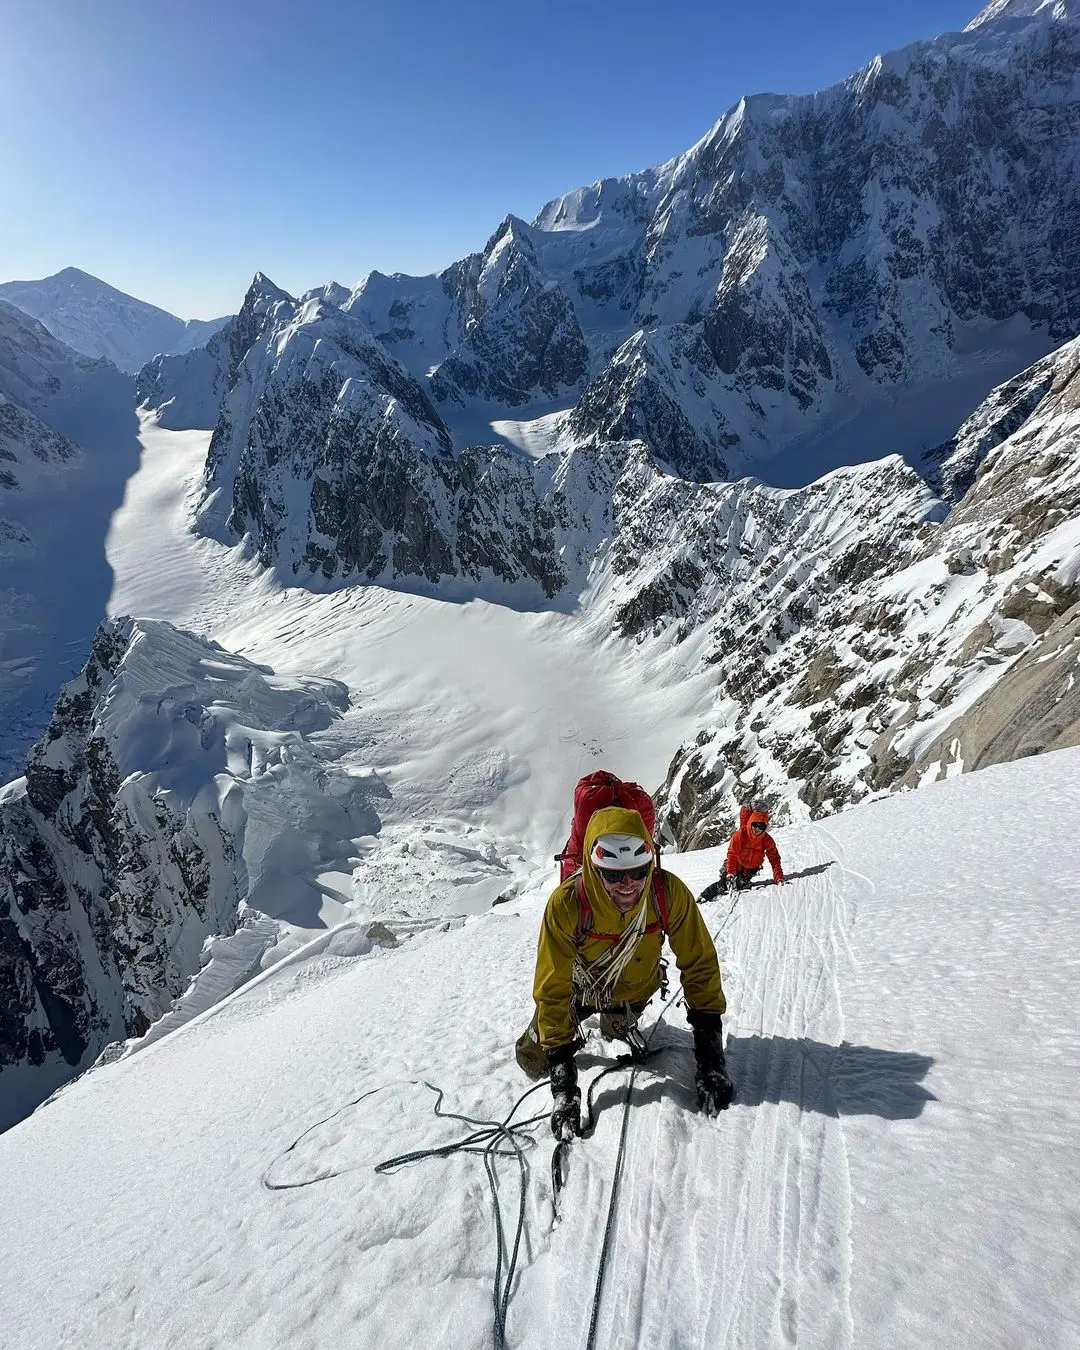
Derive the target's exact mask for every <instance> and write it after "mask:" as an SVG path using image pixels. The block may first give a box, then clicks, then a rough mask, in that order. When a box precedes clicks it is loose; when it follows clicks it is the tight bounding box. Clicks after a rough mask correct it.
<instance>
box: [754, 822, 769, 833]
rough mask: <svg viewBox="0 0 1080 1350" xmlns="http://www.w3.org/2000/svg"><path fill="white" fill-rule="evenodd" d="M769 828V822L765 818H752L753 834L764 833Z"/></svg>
mask: <svg viewBox="0 0 1080 1350" xmlns="http://www.w3.org/2000/svg"><path fill="white" fill-rule="evenodd" d="M767 829H768V823H767V822H766V821H764V820H752V821H751V822H750V832H751V834H764V833H765V831H766V830H767Z"/></svg>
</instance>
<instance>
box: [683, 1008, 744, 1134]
mask: <svg viewBox="0 0 1080 1350" xmlns="http://www.w3.org/2000/svg"><path fill="white" fill-rule="evenodd" d="M686 1020H687V1021H688V1022H689V1023H690V1025H691V1027H693V1030H694V1056H695V1058H696V1059H697V1073H696V1074H695V1075H694V1083H695V1085H696V1087H697V1092H698V1103H699V1105H700V1106H701V1109H702V1111H704V1112H705V1114H706V1115H707V1116H715V1115H718V1114H719V1113H720V1112H721V1111H726V1110H727V1108H728V1106H730V1104H731V1098H732V1095H733V1094H734V1091H735V1089H734V1086H733V1085H732V1082H731V1079H730V1077H729V1076H728V1071H727V1064H726V1062H725V1060H724V1019H723V1017H722V1016H721V1015H720V1013H717V1012H698V1011H697V1010H695V1009H693V1008H689V1009H687V1013H686Z"/></svg>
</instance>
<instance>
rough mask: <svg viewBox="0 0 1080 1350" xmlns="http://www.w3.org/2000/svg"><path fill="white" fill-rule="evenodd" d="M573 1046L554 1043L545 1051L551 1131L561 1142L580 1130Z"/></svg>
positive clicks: (571, 1137) (575, 1134) (579, 1100)
mask: <svg viewBox="0 0 1080 1350" xmlns="http://www.w3.org/2000/svg"><path fill="white" fill-rule="evenodd" d="M576 1048H577V1047H576V1046H575V1045H573V1044H570V1045H557V1046H556V1047H555V1049H554V1050H549V1051H548V1066H549V1072H550V1076H551V1099H552V1112H551V1133H552V1134H553V1135H554V1136H555V1138H556V1139H558V1141H559V1142H560V1143H561V1144H568V1143H569V1142H570V1141H571V1139H575V1138H577V1136H578V1135H579V1134H580V1133H581V1091H580V1089H579V1088H578V1081H577V1064H576V1062H575V1060H574V1051H575V1049H576Z"/></svg>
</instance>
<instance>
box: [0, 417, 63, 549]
mask: <svg viewBox="0 0 1080 1350" xmlns="http://www.w3.org/2000/svg"><path fill="white" fill-rule="evenodd" d="M78 453H79V451H78V447H77V446H75V445H74V444H72V442H71V441H69V440H68V438H67V437H66V436H62V435H61V434H60V433H59V432H58V431H54V430H53V428H52V427H50V426H46V424H45V423H44V422H42V421H41V419H40V418H38V417H35V416H34V414H33V413H30V412H27V411H26V410H25V409H23V408H20V407H19V406H18V405H17V404H15V403H11V402H9V401H8V400H7V399H6V398H5V397H4V395H3V394H0V490H7V491H9V492H11V491H16V492H17V491H20V490H21V489H22V488H23V487H25V486H26V485H27V482H28V480H30V481H32V482H34V483H37V482H40V480H41V478H42V477H43V476H44V475H46V474H48V473H49V471H50V470H51V469H55V468H56V467H58V466H60V465H63V464H66V463H68V462H70V461H71V460H73V459H75V457H76V456H77V455H78ZM0 500H2V498H0ZM2 539H3V525H2V524H0V557H2V556H3V542H2Z"/></svg>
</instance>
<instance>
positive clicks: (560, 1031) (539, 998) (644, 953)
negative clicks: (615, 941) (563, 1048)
mask: <svg viewBox="0 0 1080 1350" xmlns="http://www.w3.org/2000/svg"><path fill="white" fill-rule="evenodd" d="M601 834H636V835H640V836H641V838H642V839H645V840H648V842H649V846H650V848H651V847H652V840H651V839H650V838H649V832H648V830H647V829H646V828H645V823H644V821H643V820H642V819H641V816H640V815H639V814H638V813H637V812H636V811H627V810H625V809H624V808H622V807H620V806H605V807H603V808H602V809H601V810H599V811H596V812H594V813H593V816H592V819H591V820H590V821H589V825H588V828H587V829H586V831H585V848H584V862H583V864H582V870H581V876H582V879H583V881H584V884H585V893H586V895H587V896H588V899H589V903H590V904H591V906H592V911H593V920H594V927H593V929H592V931H593V932H597V933H608V934H611V933H621V932H623V930H624V929H626V928H627V927H628V926H629V924H630V922H631V919H632V918H633V914H634V911H633V910H631V911H630V913H628V914H622V913H621V912H620V911H619V909H618V908H617V906H616V905H615V903H614V901H612V900H611V899H610V898H609V896H608V894H607V892H606V891H605V890H604V885H603V882H602V881H601V880H600V878H599V877H598V876H597V874H596V869H595V868H594V867H593V865H592V863H591V862H590V860H589V854H590V853H591V851H592V846H593V843H594V842H595V840H596V838H597V837H598V836H599V835H601ZM661 875H662V876H663V879H664V890H665V895H666V898H667V908H668V932H667V938H668V942H669V943H670V944H671V950H672V951H673V952H674V954H675V962H676V964H677V965H678V967H679V976H680V978H681V980H682V987H683V992H684V993H685V995H686V1005H687V1007H688V1008H692V1009H695V1010H697V1011H701V1012H717V1013H722V1012H723V1011H724V1009H725V1007H726V1006H727V1005H726V1001H725V999H724V990H723V987H722V985H721V983H720V965H719V962H718V961H717V959H716V948H715V947H714V946H713V940H712V936H711V935H710V933H709V930H708V928H707V927H706V926H705V920H704V919H703V918H702V916H701V911H700V910H699V909H698V905H697V901H696V900H695V899H694V897H693V895H692V894H691V893H690V891H689V889H688V888H687V887H686V885H685V884H684V883H683V882H682V881H680V880H679V878H678V877H676V876H673V875H672V873H670V872H662V873H661ZM577 882H578V878H577V875H576V874H575V875H574V876H572V877H568V878H567V880H566V881H564V882H563V883H562V885H560V886H558V887H557V888H556V889H555V890H554V891H553V892H552V893H551V895H550V896H549V897H548V902H547V905H546V907H545V909H544V918H543V922H542V923H541V925H540V938H539V942H538V944H537V951H536V975H535V978H534V979H533V998H534V999H535V1000H536V1019H537V1026H538V1028H539V1031H540V1043H541V1045H542V1046H543V1047H544V1049H545V1050H550V1049H552V1048H553V1047H554V1046H557V1045H568V1044H569V1043H570V1042H571V1041H573V1039H574V1035H575V1031H574V1022H573V1018H572V1016H571V1011H570V1010H571V1005H572V1003H573V999H574V985H573V969H574V962H575V961H577V960H579V959H580V960H582V961H584V962H585V963H586V965H588V964H591V963H592V962H593V961H596V960H597V959H598V958H599V957H600V956H602V955H603V954H604V953H605V952H606V951H607V950H608V949H609V948H610V946H611V944H610V942H607V941H605V940H604V939H603V938H595V937H592V936H589V935H585V936H583V937H580V938H579V934H578V929H579V926H580V910H579V907H578V897H577ZM644 896H645V898H646V903H647V904H648V906H649V913H648V925H649V927H653V928H654V931H653V932H645V933H644V934H643V935H642V937H641V940H640V942H639V943H638V946H637V949H636V951H635V952H634V956H633V958H632V959H631V961H630V963H629V965H628V966H627V967H626V969H625V970H624V971H623V973H622V974H621V975H620V977H619V980H618V983H617V984H616V985H615V989H614V992H613V994H612V1000H611V1001H612V1005H613V1006H618V1005H621V1004H623V1003H645V1002H647V1001H648V1000H649V999H650V998H651V997H652V996H653V994H655V993H656V991H657V989H659V988H660V953H661V950H662V948H663V945H664V934H663V932H662V931H661V929H660V915H659V911H658V909H657V906H656V896H655V894H654V890H653V876H652V873H651V872H650V875H649V879H648V881H647V882H646V884H645V891H644Z"/></svg>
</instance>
